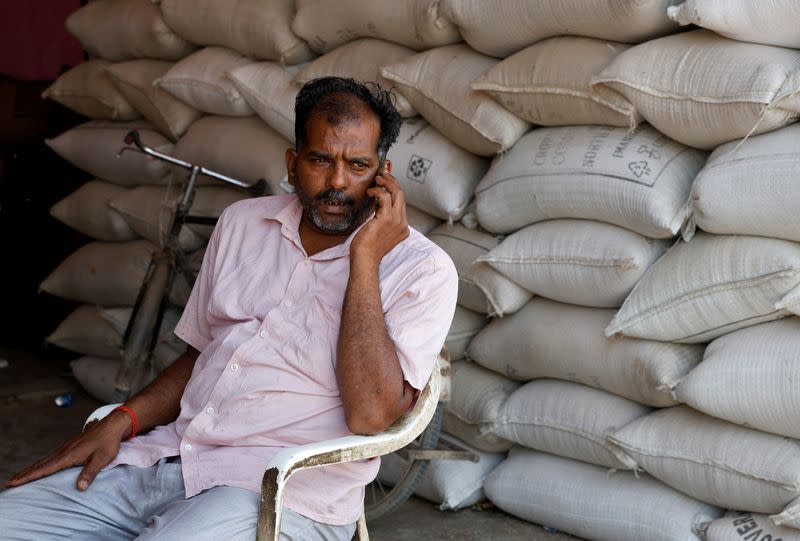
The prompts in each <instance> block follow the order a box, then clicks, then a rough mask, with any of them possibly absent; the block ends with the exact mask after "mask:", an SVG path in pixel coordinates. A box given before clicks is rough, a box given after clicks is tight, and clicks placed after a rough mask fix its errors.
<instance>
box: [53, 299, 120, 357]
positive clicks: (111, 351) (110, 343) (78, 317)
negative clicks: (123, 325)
mask: <svg viewBox="0 0 800 541" xmlns="http://www.w3.org/2000/svg"><path fill="white" fill-rule="evenodd" d="M101 310H102V308H100V307H98V306H93V305H89V304H84V305H81V306H78V307H77V308H76V309H75V310H73V311H72V312H71V313H70V314H69V315H68V316H67V317H66V318H65V319H64V321H62V322H61V323H60V324H59V325H58V327H57V328H56V330H54V331H53V332H52V334H50V336H48V337H47V338H45V340H46V341H47V342H48V343H50V344H53V345H56V346H58V347H61V348H64V349H68V350H70V351H74V352H76V353H80V354H82V355H92V356H95V357H106V358H113V359H118V358H119V357H120V348H122V335H121V334H120V333H118V332H117V331H116V330H115V329H114V327H113V326H112V325H111V324H110V323H109V322H108V321H106V320H105V319H103V317H102V316H101V313H100V312H101Z"/></svg>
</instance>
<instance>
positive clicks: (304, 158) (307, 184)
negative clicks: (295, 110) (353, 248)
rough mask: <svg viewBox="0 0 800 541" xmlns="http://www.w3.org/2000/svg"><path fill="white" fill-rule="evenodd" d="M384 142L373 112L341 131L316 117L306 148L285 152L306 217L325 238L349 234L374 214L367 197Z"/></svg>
mask: <svg viewBox="0 0 800 541" xmlns="http://www.w3.org/2000/svg"><path fill="white" fill-rule="evenodd" d="M379 137H380V122H379V120H378V118H377V117H376V115H375V114H373V113H372V112H371V111H369V110H364V111H363V112H362V113H361V114H360V115H359V116H358V117H356V118H350V119H344V120H343V121H342V122H340V123H338V124H336V125H332V124H330V123H329V122H328V120H327V117H326V115H325V114H322V113H314V114H312V115H311V117H310V118H309V120H308V129H307V135H306V141H305V144H304V145H303V147H302V148H301V149H300V151H299V152H295V151H294V149H289V150H288V151H287V152H286V165H287V169H288V171H289V182H290V184H292V185H293V186H294V189H295V193H296V194H297V196H298V198H299V199H300V203H301V204H302V205H303V211H304V213H305V217H306V218H307V219H308V221H309V222H310V223H311V224H312V225H313V226H314V227H315V228H316V229H317V230H319V231H320V232H322V233H325V234H332V235H344V234H349V233H351V232H352V231H353V230H355V229H356V228H357V227H358V226H359V225H361V224H362V223H363V222H364V220H366V218H367V216H369V214H370V213H371V212H372V210H373V209H374V206H375V205H374V199H373V198H371V197H369V196H368V195H367V194H366V191H367V189H368V188H369V187H371V186H372V185H373V181H374V179H375V175H376V174H377V172H378V167H379V160H378V154H377V146H378V138H379Z"/></svg>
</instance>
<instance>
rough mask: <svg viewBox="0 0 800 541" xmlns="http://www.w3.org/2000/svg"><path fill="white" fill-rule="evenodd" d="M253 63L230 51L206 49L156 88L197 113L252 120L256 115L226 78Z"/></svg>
mask: <svg viewBox="0 0 800 541" xmlns="http://www.w3.org/2000/svg"><path fill="white" fill-rule="evenodd" d="M250 63H252V60H250V59H249V58H247V57H244V56H242V55H241V54H239V53H237V52H236V51H232V50H231V49H225V48H224V47H206V48H205V49H201V50H199V51H197V52H196V53H194V54H192V55H190V56H187V57H186V58H184V59H183V60H181V61H180V62H178V63H176V64H175V65H174V66H172V67H171V68H170V69H169V71H167V73H165V74H164V75H163V76H161V78H159V79H157V80H156V81H155V83H154V84H156V85H158V86H159V87H161V88H163V89H164V90H166V91H167V92H169V93H170V94H172V95H173V96H175V97H176V98H178V99H179V100H181V101H182V102H184V103H186V104H187V105H189V106H190V107H192V108H194V109H197V110H198V111H203V112H204V113H211V114H212V115H225V116H250V115H253V114H255V111H253V109H252V108H251V107H250V106H249V105H247V102H246V101H245V100H244V98H243V97H242V95H241V94H239V91H238V90H236V87H235V86H233V83H232V82H231V81H230V79H229V78H228V76H227V73H228V72H229V71H231V70H233V69H236V68H238V67H240V66H245V65H247V64H250Z"/></svg>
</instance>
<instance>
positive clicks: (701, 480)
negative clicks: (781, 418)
mask: <svg viewBox="0 0 800 541" xmlns="http://www.w3.org/2000/svg"><path fill="white" fill-rule="evenodd" d="M609 440H610V441H611V442H612V443H613V444H615V445H617V446H619V448H620V449H621V450H622V451H623V452H625V453H627V454H628V455H630V456H631V458H633V459H634V460H635V461H636V463H637V464H638V465H639V466H641V467H642V468H644V470H645V471H646V472H647V473H649V474H650V475H652V476H653V477H655V478H657V479H660V480H661V481H663V482H664V483H666V484H668V485H669V486H671V487H673V488H675V489H676V490H680V491H681V492H683V493H684V494H688V495H689V496H692V497H694V498H697V499H698V500H702V501H704V502H709V503H711V504H713V505H719V506H721V507H727V508H729V509H743V510H746V511H754V512H758V513H780V512H781V510H782V509H783V508H784V506H786V504H788V503H789V502H791V501H792V499H793V498H795V497H796V496H798V494H800V446H798V444H797V441H795V440H791V439H788V438H783V437H781V436H776V435H774V434H768V433H766V432H760V431H758V430H753V429H752V428H745V427H743V426H737V425H734V424H731V423H729V422H727V421H722V420H720V419H715V418H713V417H709V416H707V415H704V414H702V413H700V412H697V411H694V410H692V409H690V408H688V407H686V406H675V407H674V408H665V409H662V410H658V411H656V412H654V413H651V414H650V415H648V416H646V417H642V418H640V419H638V420H636V421H633V422H632V423H630V424H629V425H627V426H626V427H625V428H623V429H622V430H619V431H618V432H616V433H615V434H613V435H611V436H610V437H609Z"/></svg>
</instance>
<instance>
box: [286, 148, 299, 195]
mask: <svg viewBox="0 0 800 541" xmlns="http://www.w3.org/2000/svg"><path fill="white" fill-rule="evenodd" d="M296 164H297V151H296V150H295V149H293V148H287V149H286V176H287V178H288V180H289V184H290V185H292V186H294V179H295V166H296Z"/></svg>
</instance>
